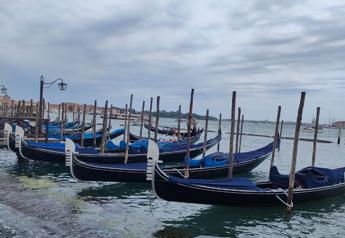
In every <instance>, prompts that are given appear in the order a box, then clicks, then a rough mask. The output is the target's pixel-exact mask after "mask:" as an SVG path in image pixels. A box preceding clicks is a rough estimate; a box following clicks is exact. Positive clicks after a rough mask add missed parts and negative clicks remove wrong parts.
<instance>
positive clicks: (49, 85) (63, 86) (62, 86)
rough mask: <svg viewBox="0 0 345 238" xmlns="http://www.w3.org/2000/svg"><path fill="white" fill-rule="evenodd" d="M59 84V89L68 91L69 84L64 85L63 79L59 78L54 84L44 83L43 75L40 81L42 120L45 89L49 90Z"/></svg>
mask: <svg viewBox="0 0 345 238" xmlns="http://www.w3.org/2000/svg"><path fill="white" fill-rule="evenodd" d="M58 81H59V82H60V83H58V88H59V90H61V91H65V90H66V89H67V83H64V81H63V79H62V78H57V79H55V80H54V81H52V82H44V77H43V75H41V80H40V118H42V112H43V88H49V87H51V86H52V85H53V84H55V83H56V82H58Z"/></svg>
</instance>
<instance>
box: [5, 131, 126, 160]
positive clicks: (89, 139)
mask: <svg viewBox="0 0 345 238" xmlns="http://www.w3.org/2000/svg"><path fill="white" fill-rule="evenodd" d="M7 130H9V129H7ZM123 132H124V130H123V129H117V130H114V131H112V132H110V133H109V134H108V137H107V138H108V139H110V140H112V139H114V138H116V137H118V136H120V135H122V134H123ZM60 138H61V137H60V136H57V137H55V138H54V137H53V138H49V140H51V139H60ZM66 138H68V139H71V140H72V141H74V142H75V143H77V144H80V143H81V135H80V134H74V135H64V136H63V137H62V139H63V140H66ZM32 140H33V139H32V138H30V140H27V141H24V142H23V143H22V147H24V149H23V151H25V152H26V149H28V148H29V147H30V145H29V144H30V142H29V141H32ZM101 141H102V133H101V131H98V132H97V133H96V146H99V145H100V144H101ZM93 142H94V138H93V133H85V134H84V147H93ZM28 143H29V144H28ZM49 144H50V145H49ZM59 144H60V143H51V142H48V146H44V145H45V143H38V144H37V146H35V148H34V149H33V150H36V149H37V148H39V145H42V146H43V153H44V152H46V153H49V152H50V150H54V148H55V147H56V146H57V147H59ZM31 145H34V143H33V142H32V143H31ZM7 146H8V149H9V150H11V151H13V152H14V153H16V154H17V155H18V156H20V153H19V149H18V146H17V147H16V146H15V135H14V134H13V133H8V135H7ZM60 149H61V148H60ZM63 150H64V149H62V151H63ZM29 151H30V150H29ZM87 151H89V149H88V150H87ZM25 152H24V153H25ZM31 152H32V154H30V153H29V154H27V156H26V157H28V158H43V157H42V156H43V155H42V153H39V154H40V155H41V156H40V157H37V156H36V155H34V154H35V152H34V151H31ZM41 152H42V151H41ZM58 152H59V151H58ZM25 154H26V153H25ZM53 154H54V155H52V156H51V155H49V154H48V155H46V157H47V158H45V159H44V160H48V161H50V159H49V157H50V156H51V157H53V158H55V157H59V158H63V160H64V154H61V153H58V155H56V151H53ZM20 157H21V156H20ZM54 161H55V159H54ZM58 161H61V159H59V160H58Z"/></svg>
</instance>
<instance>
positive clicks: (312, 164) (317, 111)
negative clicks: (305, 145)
mask: <svg viewBox="0 0 345 238" xmlns="http://www.w3.org/2000/svg"><path fill="white" fill-rule="evenodd" d="M319 118H320V107H317V108H316V121H315V127H314V130H315V131H314V141H313V155H312V160H311V166H313V167H314V166H315V161H316V144H317V134H318V130H319Z"/></svg>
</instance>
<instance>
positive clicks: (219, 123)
mask: <svg viewBox="0 0 345 238" xmlns="http://www.w3.org/2000/svg"><path fill="white" fill-rule="evenodd" d="M221 131H222V113H219V119H218V132H221ZM219 147H220V140H219V141H218V144H217V152H219Z"/></svg>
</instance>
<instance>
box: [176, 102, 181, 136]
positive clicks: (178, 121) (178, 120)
mask: <svg viewBox="0 0 345 238" xmlns="http://www.w3.org/2000/svg"><path fill="white" fill-rule="evenodd" d="M180 137H181V105H179V106H178V115H177V139H178V140H180Z"/></svg>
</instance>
